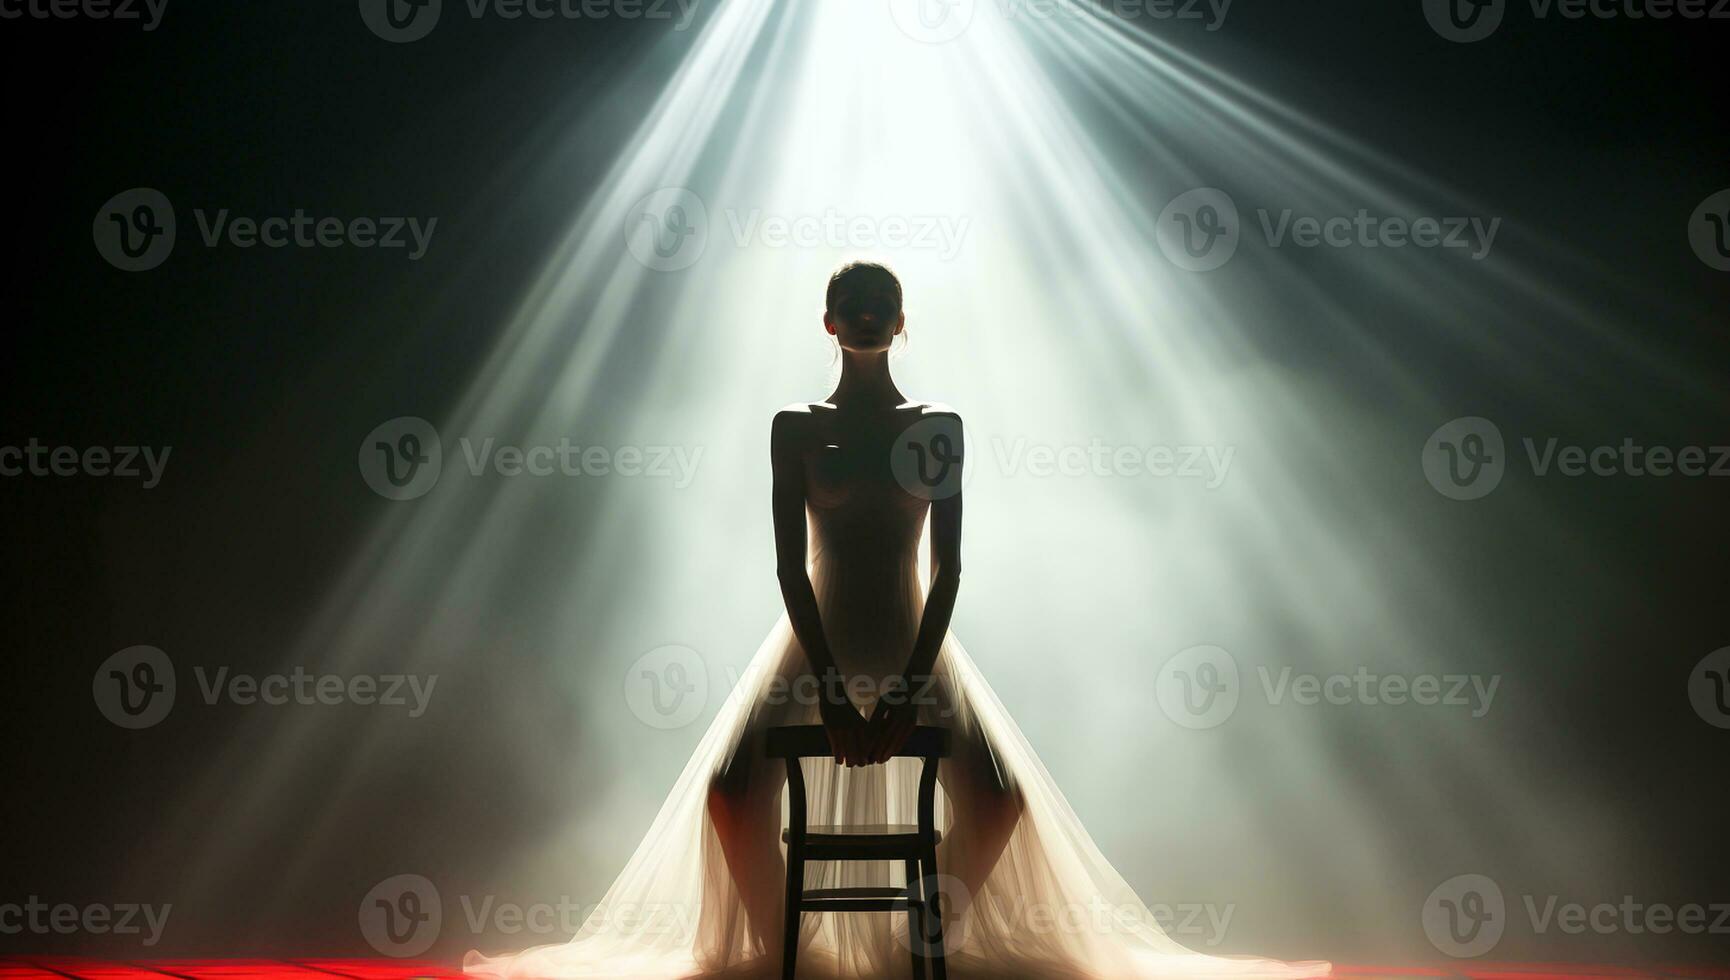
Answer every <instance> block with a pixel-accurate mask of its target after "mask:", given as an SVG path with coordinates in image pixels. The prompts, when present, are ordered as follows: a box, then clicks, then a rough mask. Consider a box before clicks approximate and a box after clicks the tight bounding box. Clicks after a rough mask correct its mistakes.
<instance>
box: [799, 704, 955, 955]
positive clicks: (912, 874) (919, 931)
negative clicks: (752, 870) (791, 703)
mask: <svg viewBox="0 0 1730 980" xmlns="http://www.w3.org/2000/svg"><path fill="white" fill-rule="evenodd" d="M767 754H768V756H769V758H771V759H785V760H786V762H787V796H788V810H789V811H790V813H791V816H790V819H789V820H788V827H787V830H786V832H785V833H783V834H782V835H781V840H782V841H783V842H785V843H786V845H787V905H786V908H787V912H786V922H785V924H784V926H783V928H784V929H785V933H786V935H785V948H784V952H783V955H782V960H781V976H782V977H783V978H784V980H792V978H793V967H794V965H795V962H796V961H797V959H798V955H799V924H800V922H801V920H802V919H803V916H804V913H806V912H899V911H902V910H906V912H907V945H908V946H909V947H911V948H912V952H913V978H914V980H922V978H929V980H946V978H947V976H948V973H947V969H946V967H945V964H944V959H943V952H944V951H943V923H942V920H941V919H940V918H939V913H940V903H939V900H940V896H939V895H938V894H937V893H936V891H935V889H934V890H933V891H932V893H931V894H930V895H926V894H924V883H925V882H928V881H935V880H936V875H937V845H938V843H939V842H940V841H941V840H942V839H943V835H942V834H940V833H938V831H937V827H936V815H935V810H936V802H937V760H939V759H943V758H947V757H948V756H949V731H948V730H947V729H943V728H926V727H923V726H921V727H919V728H916V729H914V731H913V735H912V737H910V738H909V739H908V740H907V744H906V745H904V746H902V748H901V751H899V752H897V753H895V754H896V756H897V757H902V756H909V757H917V758H922V759H924V760H925V765H924V768H923V769H922V770H921V771H920V774H919V815H918V820H919V822H918V823H917V824H887V825H884V824H879V825H874V826H854V827H844V826H816V827H808V826H806V825H805V772H804V769H803V768H802V767H801V766H800V763H799V760H801V759H810V758H825V759H833V758H834V753H833V752H832V751H831V750H830V748H829V736H828V735H827V734H826V733H825V732H824V731H823V726H822V725H794V726H789V727H785V728H773V729H770V730H769V733H768V740H767ZM807 861H900V862H901V866H902V871H903V873H904V875H905V877H906V885H905V887H902V888H894V887H889V888H869V887H867V888H818V889H813V890H811V891H806V890H805V862H807Z"/></svg>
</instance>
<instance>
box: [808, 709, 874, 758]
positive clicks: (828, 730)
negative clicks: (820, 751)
mask: <svg viewBox="0 0 1730 980" xmlns="http://www.w3.org/2000/svg"><path fill="white" fill-rule="evenodd" d="M818 712H819V713H820V714H821V716H822V718H823V731H824V733H825V734H827V735H828V736H829V751H830V752H833V753H834V754H835V764H836V765H838V766H846V767H848V768H852V767H854V766H864V765H870V761H869V752H868V746H867V736H868V735H869V733H870V726H869V725H867V724H866V722H865V716H863V715H861V714H860V713H859V709H858V708H855V707H853V704H852V702H850V701H844V700H831V699H830V698H824V699H822V701H821V702H820V706H819V708H818Z"/></svg>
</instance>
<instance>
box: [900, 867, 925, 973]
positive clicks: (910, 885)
mask: <svg viewBox="0 0 1730 980" xmlns="http://www.w3.org/2000/svg"><path fill="white" fill-rule="evenodd" d="M906 869H907V870H906V874H907V948H908V950H910V951H911V952H912V953H913V980H925V978H926V977H927V976H928V975H929V971H927V970H926V968H925V930H924V928H923V927H922V926H921V925H920V924H919V917H920V916H921V915H923V914H924V913H925V900H924V899H923V898H921V897H920V895H921V893H920V890H919V862H918V861H917V860H916V859H913V858H908V859H907V862H906Z"/></svg>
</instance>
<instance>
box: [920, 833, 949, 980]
mask: <svg viewBox="0 0 1730 980" xmlns="http://www.w3.org/2000/svg"><path fill="white" fill-rule="evenodd" d="M923 863H924V865H925V873H926V874H928V875H931V876H932V877H933V880H934V881H935V877H936V875H937V848H935V847H927V848H925V859H924V862H923ZM925 914H926V915H927V916H929V918H927V919H926V921H927V922H929V923H930V924H931V933H930V935H929V936H928V937H927V938H928V939H929V941H930V945H931V957H930V963H931V980H949V964H948V962H947V960H948V950H946V949H945V948H944V946H943V904H942V898H941V897H940V896H939V894H938V890H937V889H936V888H932V889H931V891H930V893H929V894H927V895H926V896H925Z"/></svg>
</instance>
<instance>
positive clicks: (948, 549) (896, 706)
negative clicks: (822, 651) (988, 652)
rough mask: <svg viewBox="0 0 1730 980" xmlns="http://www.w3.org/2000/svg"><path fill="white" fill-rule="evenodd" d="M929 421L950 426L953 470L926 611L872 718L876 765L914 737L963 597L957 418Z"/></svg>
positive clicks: (941, 489) (935, 528) (937, 501)
mask: <svg viewBox="0 0 1730 980" xmlns="http://www.w3.org/2000/svg"><path fill="white" fill-rule="evenodd" d="M927 417H928V418H930V417H936V418H941V419H944V420H946V421H948V422H949V423H951V424H949V425H944V426H942V427H941V429H940V431H941V432H942V433H943V434H944V435H945V436H947V437H948V440H949V444H950V446H951V447H953V448H952V449H951V450H950V451H949V452H947V453H944V454H943V456H944V457H945V458H946V459H947V460H948V463H947V465H949V466H952V467H954V469H953V470H952V471H950V472H951V473H952V475H951V476H950V478H949V479H947V480H942V481H940V482H939V486H938V488H937V493H936V495H934V496H933V498H932V500H931V588H930V591H929V592H927V593H926V595H925V611H924V613H923V615H921V616H920V619H919V633H918V635H917V636H916V637H915V639H914V641H913V653H912V655H911V656H910V657H908V659H907V666H906V668H905V669H903V670H902V672H901V677H900V678H899V679H898V682H899V683H898V686H899V691H898V692H896V693H894V694H891V695H888V696H887V697H886V698H885V699H884V700H881V701H879V702H878V706H877V710H876V711H874V712H873V713H872V716H871V725H872V732H871V736H872V737H871V739H870V745H869V751H870V761H871V762H874V763H876V762H887V761H889V758H890V757H891V756H893V755H894V754H895V753H896V752H898V751H900V750H901V746H902V745H903V744H905V743H906V741H907V739H908V737H909V736H911V735H912V734H913V729H914V727H915V726H916V725H917V724H918V721H919V712H918V707H919V706H918V703H917V701H918V698H919V692H921V691H925V690H928V689H929V688H930V685H928V684H927V683H926V679H927V678H929V677H930V676H931V671H932V668H934V667H935V666H936V664H937V654H938V653H939V652H941V651H942V649H943V638H944V637H945V636H947V635H948V634H949V619H950V617H951V616H952V615H953V614H954V613H955V597H956V595H957V593H959V592H960V591H961V467H962V466H963V465H964V464H965V460H966V448H965V445H964V443H963V439H962V431H961V429H962V427H961V416H959V415H957V414H955V413H954V412H942V413H938V414H935V415H929V416H927ZM951 481H953V482H952V483H951ZM891 685H897V681H891ZM891 690H893V687H891Z"/></svg>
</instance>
